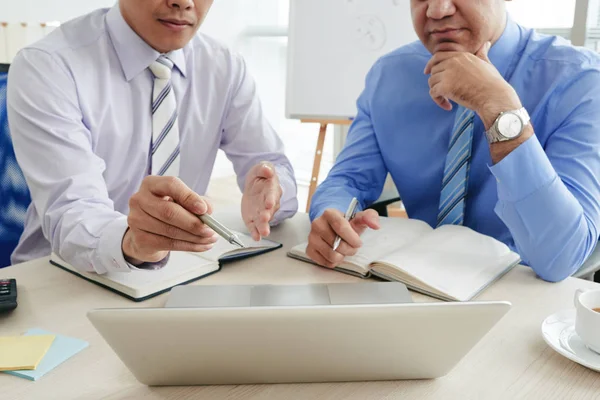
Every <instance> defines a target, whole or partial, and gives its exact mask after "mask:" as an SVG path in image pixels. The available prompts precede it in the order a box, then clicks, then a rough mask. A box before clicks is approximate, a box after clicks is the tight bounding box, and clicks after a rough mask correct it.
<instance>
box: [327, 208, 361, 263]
mask: <svg viewBox="0 0 600 400" xmlns="http://www.w3.org/2000/svg"><path fill="white" fill-rule="evenodd" d="M357 206H358V200H357V199H356V197H353V198H352V201H351V202H350V205H348V209H347V210H346V214H344V218H345V219H346V221H350V220H351V219H352V218H354V215H355V214H356V207H357ZM341 242H342V238H341V237H339V236H337V235H336V237H335V241H334V242H333V251H336V250H337V248H338V247H339V246H340V243H341Z"/></svg>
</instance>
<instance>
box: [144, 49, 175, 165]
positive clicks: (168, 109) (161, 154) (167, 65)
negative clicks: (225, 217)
mask: <svg viewBox="0 0 600 400" xmlns="http://www.w3.org/2000/svg"><path fill="white" fill-rule="evenodd" d="M172 70H173V62H172V61H171V60H169V59H168V58H167V57H166V56H162V55H161V56H160V57H159V58H158V60H156V61H155V62H153V63H152V64H151V65H150V71H152V74H153V75H154V90H153V92H152V148H151V151H152V174H153V175H169V176H177V175H179V126H178V123H177V102H176V99H175V93H174V92H173V87H172V85H171V71H172Z"/></svg>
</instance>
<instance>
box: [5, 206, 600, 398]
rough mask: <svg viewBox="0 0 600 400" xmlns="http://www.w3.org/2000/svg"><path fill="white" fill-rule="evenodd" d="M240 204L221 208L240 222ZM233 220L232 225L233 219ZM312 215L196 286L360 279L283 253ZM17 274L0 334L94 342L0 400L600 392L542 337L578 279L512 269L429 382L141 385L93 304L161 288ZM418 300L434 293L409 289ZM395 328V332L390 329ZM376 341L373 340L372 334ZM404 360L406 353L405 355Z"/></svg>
mask: <svg viewBox="0 0 600 400" xmlns="http://www.w3.org/2000/svg"><path fill="white" fill-rule="evenodd" d="M236 213H238V212H234V213H232V214H231V215H227V216H223V217H221V216H219V214H217V216H218V217H219V218H221V219H222V220H223V221H224V222H225V223H228V224H229V225H231V226H232V227H234V228H237V229H240V228H241V226H239V225H240V224H239V222H236V221H239V216H238V215H236ZM236 223H237V226H236ZM308 229H309V223H308V218H307V216H306V215H305V214H299V215H297V216H296V217H295V218H294V219H292V220H289V221H285V222H284V223H282V224H281V225H280V226H278V227H276V228H275V229H274V231H273V238H274V239H275V240H279V241H282V242H284V247H283V249H280V250H277V251H275V252H272V253H269V254H265V255H263V256H260V257H257V258H252V259H248V260H245V261H242V262H239V263H236V264H230V265H227V266H226V267H225V268H224V269H223V270H222V271H221V272H219V273H218V274H216V275H213V276H211V277H209V278H206V279H203V280H200V281H199V282H197V284H260V283H271V284H294V283H319V282H350V281H357V280H358V279H357V278H353V277H351V276H348V275H344V274H341V273H338V272H334V271H329V270H326V269H323V268H319V267H315V266H312V265H310V264H306V263H302V262H299V261H296V260H292V259H289V258H287V257H286V256H285V254H286V251H287V249H289V248H290V247H291V246H292V245H294V244H296V243H298V242H300V241H304V240H306V236H307V233H308ZM8 277H14V278H16V279H17V281H18V287H19V297H18V300H19V306H18V308H17V309H16V310H15V311H14V312H13V313H12V314H10V315H5V316H1V317H0V335H15V334H21V333H23V332H24V331H26V330H28V329H30V328H36V327H37V328H43V329H46V330H49V331H52V332H56V333H59V334H63V335H68V336H73V337H77V338H81V339H84V340H87V341H89V342H90V347H89V348H87V349H85V350H84V351H83V352H81V353H79V354H78V355H76V356H75V357H74V358H72V359H70V360H68V361H67V362H66V363H65V364H63V365H61V366H59V367H58V368H56V369H55V370H54V371H52V372H50V373H49V374H48V375H46V376H45V377H43V378H42V379H41V380H39V381H38V382H29V381H26V380H24V379H20V378H17V377H14V376H10V375H5V374H0V387H1V388H2V395H1V398H2V399H3V400H12V399H61V400H64V399H100V398H102V399H142V398H143V399H149V400H150V399H198V398H202V399H221V398H227V399H296V398H302V399H323V400H329V399H331V400H333V399H356V400H366V399H395V398H398V399H400V398H402V399H461V400H466V399H477V400H479V399H486V400H487V399H600V374H598V373H596V372H593V371H591V370H588V369H586V368H584V367H582V366H580V365H578V364H576V363H574V362H571V361H569V360H567V359H566V358H564V357H562V356H561V355H559V354H558V353H556V352H555V351H554V350H552V349H551V348H549V347H548V346H547V345H546V344H545V342H544V340H543V339H542V336H541V332H540V326H541V323H542V321H543V320H544V319H545V318H546V317H547V316H548V315H550V314H552V313H554V312H555V311H558V310H562V309H566V308H571V307H572V306H573V294H574V292H575V290H576V289H578V288H600V286H599V285H597V284H594V283H592V282H587V281H583V280H579V279H572V278H571V279H567V280H565V281H563V282H561V283H558V284H551V283H547V282H543V281H542V280H540V279H538V278H536V277H535V275H534V274H533V272H532V271H531V269H529V268H527V267H517V268H516V269H514V270H513V271H512V272H510V273H509V274H508V275H506V276H505V277H504V278H503V279H502V280H501V281H499V282H498V283H496V284H495V285H493V286H492V287H490V288H489V289H488V290H487V291H485V292H484V293H483V294H482V295H481V296H480V298H479V300H509V301H511V302H512V304H513V308H512V309H511V311H509V313H508V314H507V315H506V316H505V317H504V318H503V319H502V320H501V321H500V322H499V323H498V324H497V325H496V326H495V327H494V328H493V329H492V331H491V332H490V333H488V335H486V336H485V337H484V338H483V339H482V341H481V342H480V343H478V344H477V345H476V346H475V348H473V350H472V351H471V352H470V353H469V354H467V356H466V357H465V358H464V359H463V360H462V361H461V362H460V363H459V364H458V365H457V366H456V367H455V368H454V369H453V370H452V371H451V372H450V374H448V375H447V376H445V377H443V378H440V379H437V380H428V381H396V382H357V383H344V384H336V383H327V384H298V385H251V386H209V387H146V386H144V385H142V384H140V383H138V382H137V381H136V380H135V378H134V377H133V375H132V374H131V373H130V372H129V371H128V370H127V368H126V367H125V366H124V365H123V364H122V362H121V361H120V360H119V359H118V358H117V356H116V355H115V354H114V353H113V352H112V350H111V349H110V348H109V347H108V346H107V345H106V343H105V342H104V341H103V339H102V338H101V337H100V336H99V334H98V333H97V332H96V330H95V329H94V328H93V327H92V325H91V324H90V322H89V321H88V319H87V318H86V313H87V312H88V311H89V310H90V309H93V308H106V307H157V306H162V305H163V304H164V302H165V301H166V295H162V296H160V297H157V298H154V299H151V300H148V301H146V302H143V303H140V304H138V303H133V302H131V301H129V300H127V299H125V298H122V297H120V296H118V295H116V294H113V293H111V292H109V291H106V290H104V289H102V288H100V287H98V286H96V285H93V284H91V283H88V282H85V281H83V280H81V279H79V278H77V277H75V276H73V275H71V274H69V273H67V272H65V271H62V270H60V269H58V268H56V267H53V266H51V265H50V264H49V263H48V260H47V259H40V260H36V261H33V262H29V263H26V264H21V265H17V266H13V267H9V268H5V269H0V278H8ZM413 299H414V300H415V301H433V300H432V299H430V298H427V297H424V296H421V295H418V294H413ZM390 334H393V332H390ZM375 340H376V338H375ZM407 362H409V361H407Z"/></svg>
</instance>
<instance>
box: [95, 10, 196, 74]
mask: <svg viewBox="0 0 600 400" xmlns="http://www.w3.org/2000/svg"><path fill="white" fill-rule="evenodd" d="M106 25H107V29H108V34H109V35H110V39H111V40H112V43H113V46H114V48H115V51H116V52H117V57H118V58H119V62H120V63H121V68H122V69H123V73H124V74H125V79H127V81H130V80H132V79H133V78H135V77H136V76H137V75H138V74H140V73H141V72H142V71H144V70H145V69H146V68H148V66H149V65H150V64H152V62H154V61H156V59H158V57H159V56H160V53H159V52H158V51H156V50H154V49H153V48H152V47H151V46H150V45H149V44H148V43H146V42H145V41H144V40H143V39H142V38H141V37H139V36H138V34H137V33H135V31H134V30H133V29H131V27H130V26H129V24H127V22H125V19H124V18H123V15H121V9H120V8H119V3H118V2H117V4H115V5H114V6H113V7H112V8H111V9H110V10H109V11H108V13H107V15H106ZM166 56H167V57H169V59H170V60H171V61H173V64H175V67H176V68H177V69H178V70H179V72H180V73H181V75H183V76H184V77H185V75H186V68H185V55H184V51H183V49H179V50H175V51H172V52H170V53H168V54H166Z"/></svg>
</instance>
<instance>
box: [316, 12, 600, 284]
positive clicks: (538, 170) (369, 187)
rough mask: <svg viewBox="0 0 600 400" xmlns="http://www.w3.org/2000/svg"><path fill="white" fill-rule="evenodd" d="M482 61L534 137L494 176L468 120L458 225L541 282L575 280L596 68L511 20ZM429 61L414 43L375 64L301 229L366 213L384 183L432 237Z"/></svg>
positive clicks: (592, 147) (589, 181) (590, 182)
mask: <svg viewBox="0 0 600 400" xmlns="http://www.w3.org/2000/svg"><path fill="white" fill-rule="evenodd" d="M489 57H490V60H491V61H492V63H493V64H494V65H495V66H496V68H497V69H498V71H499V72H500V73H501V74H502V76H503V77H504V78H505V79H506V81H508V82H509V83H510V84H511V85H512V87H513V88H514V89H515V90H516V91H517V93H518V95H519V97H520V99H521V102H522V103H523V105H524V107H525V108H526V109H527V110H528V111H529V114H530V115H531V118H532V124H533V127H534V130H535V135H534V136H533V137H532V138H530V139H528V140H527V141H526V142H525V143H524V144H522V145H521V146H519V147H518V148H517V149H516V150H515V151H513V152H512V153H510V154H509V155H508V156H507V157H506V158H504V159H503V160H502V161H500V162H499V163H497V164H496V165H493V166H492V161H491V157H490V150H489V145H488V143H487V141H486V138H485V133H484V127H483V124H482V122H481V120H480V119H479V118H478V117H477V118H476V120H475V127H474V141H473V157H472V161H471V169H470V176H469V183H468V194H467V202H466V208H465V222H464V225H465V226H468V227H470V228H472V229H474V230H476V231H478V232H481V233H483V234H486V235H489V236H492V237H494V238H496V239H499V240H500V241H502V242H504V243H506V244H507V245H508V246H509V247H510V248H512V249H513V250H515V251H516V252H518V253H519V254H520V255H521V258H522V260H523V262H524V263H526V264H528V265H530V266H531V267H532V268H533V270H534V271H535V272H536V273H537V274H538V275H539V276H540V277H541V278H543V279H545V280H548V281H559V280H562V279H564V278H566V277H568V276H570V275H571V274H572V273H573V272H575V271H576V270H577V269H578V268H579V267H580V266H581V265H582V264H583V262H584V261H585V260H586V258H587V257H588V256H589V254H590V253H591V252H592V251H593V249H594V247H595V245H596V243H597V242H598V234H599V232H598V228H599V227H600V182H599V177H600V68H599V66H600V57H599V56H598V55H596V54H595V53H592V52H590V51H587V50H584V49H579V48H575V47H572V46H571V45H570V44H569V43H568V42H566V41H564V40H563V39H560V38H556V37H550V36H544V35H540V34H537V33H535V32H534V31H533V30H530V29H526V28H523V27H521V26H519V25H517V24H516V23H514V22H513V21H511V20H510V19H509V20H508V22H507V26H506V29H505V31H504V33H503V35H502V36H501V38H500V39H499V40H498V41H497V42H496V43H495V44H494V45H493V46H492V48H491V50H490V53H489ZM430 58H431V54H430V53H429V52H428V51H427V50H426V48H425V47H424V46H423V45H422V44H421V43H419V42H417V43H412V44H410V45H408V46H405V47H402V48H400V49H398V50H396V51H394V52H392V53H390V54H388V55H386V56H384V57H382V58H381V59H380V60H379V61H378V62H377V63H376V64H375V65H374V66H373V68H372V69H371V71H370V72H369V74H368V76H367V78H366V85H365V89H364V91H363V93H362V94H361V96H360V98H359V99H358V102H357V106H358V114H357V116H356V119H355V121H354V122H353V124H352V126H351V128H350V132H349V134H348V138H347V142H346V145H345V147H344V149H343V151H342V152H341V154H340V156H339V157H338V159H337V161H336V164H335V166H334V167H333V169H332V170H331V172H330V174H329V176H328V177H327V179H326V180H325V181H324V182H323V183H322V184H321V185H320V186H319V188H318V190H317V192H316V193H315V195H314V197H313V199H312V204H311V212H310V215H311V219H314V218H316V217H318V216H320V215H321V214H322V213H323V211H325V209H327V208H335V209H338V210H341V211H342V212H343V211H344V210H345V209H346V207H347V205H348V203H349V202H350V200H351V199H352V197H353V196H356V197H357V198H358V199H359V200H360V204H361V206H362V207H363V208H364V207H366V206H368V205H369V204H371V203H373V202H374V201H375V200H376V199H377V198H378V197H379V195H380V193H381V190H382V187H383V184H384V181H385V178H386V174H387V173H388V172H389V173H390V174H391V177H392V178H393V180H394V182H395V184H396V186H397V188H398V191H399V193H400V196H401V197H402V200H403V202H404V205H405V207H406V210H407V213H408V215H409V216H410V217H411V218H416V219H420V220H423V221H425V222H427V223H429V224H430V225H431V226H435V223H436V217H437V213H438V206H439V201H440V191H441V185H442V177H443V169H444V163H445V160H446V154H447V151H448V142H449V136H450V134H451V132H452V125H453V122H454V118H455V112H456V109H457V108H458V107H454V111H452V112H447V111H444V110H442V109H441V108H439V107H438V106H437V105H436V104H435V103H434V102H433V100H432V99H431V98H430V96H429V86H428V83H427V80H428V76H426V75H425V74H424V73H423V70H424V68H425V65H426V64H427V62H428V61H429V59H430Z"/></svg>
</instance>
